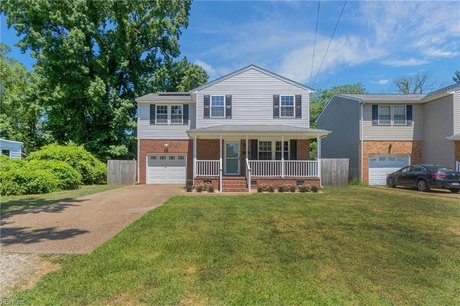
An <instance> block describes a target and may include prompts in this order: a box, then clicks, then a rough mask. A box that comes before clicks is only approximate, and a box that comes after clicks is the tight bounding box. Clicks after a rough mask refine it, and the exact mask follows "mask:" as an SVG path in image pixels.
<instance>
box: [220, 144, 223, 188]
mask: <svg viewBox="0 0 460 306" xmlns="http://www.w3.org/2000/svg"><path fill="white" fill-rule="evenodd" d="M222 168H223V163H222V135H220V136H219V191H220V192H222V172H223V169H222Z"/></svg>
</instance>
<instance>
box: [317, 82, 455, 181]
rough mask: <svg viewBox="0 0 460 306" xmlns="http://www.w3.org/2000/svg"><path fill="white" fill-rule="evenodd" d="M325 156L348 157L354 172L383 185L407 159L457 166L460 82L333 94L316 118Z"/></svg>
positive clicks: (360, 176) (366, 179) (356, 175)
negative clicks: (409, 90)
mask: <svg viewBox="0 0 460 306" xmlns="http://www.w3.org/2000/svg"><path fill="white" fill-rule="evenodd" d="M317 124H318V127H319V128H323V129H327V130H330V131H331V132H332V133H331V134H330V135H329V136H328V137H327V138H326V139H324V141H323V142H322V157H325V158H327V157H335V158H349V160H350V171H349V173H350V174H351V176H352V177H359V178H361V180H362V181H364V182H366V183H369V184H370V185H384V184H385V183H386V177H387V174H388V173H391V172H393V171H396V170H398V169H399V168H401V167H403V166H406V165H408V164H416V163H427V164H428V163H429V164H442V165H445V166H449V167H459V164H460V163H459V162H458V161H460V83H457V84H454V85H451V86H448V87H445V88H442V89H439V90H436V91H434V92H431V93H428V94H407V95H406V94H365V95H356V94H355V95H352V94H350V95H335V96H334V97H333V98H332V99H331V100H330V101H329V102H328V103H327V105H326V106H325V109H324V110H323V112H322V113H321V114H320V116H319V117H318V120H317Z"/></svg>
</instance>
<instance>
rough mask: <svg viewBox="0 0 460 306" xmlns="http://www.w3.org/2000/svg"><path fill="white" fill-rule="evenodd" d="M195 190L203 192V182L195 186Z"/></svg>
mask: <svg viewBox="0 0 460 306" xmlns="http://www.w3.org/2000/svg"><path fill="white" fill-rule="evenodd" d="M195 190H196V192H203V190H204V184H203V183H201V184H199V185H197V186H196V187H195Z"/></svg>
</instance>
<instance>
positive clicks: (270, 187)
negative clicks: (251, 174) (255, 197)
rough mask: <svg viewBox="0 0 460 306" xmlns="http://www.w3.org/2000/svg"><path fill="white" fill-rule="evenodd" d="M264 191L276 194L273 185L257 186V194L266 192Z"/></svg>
mask: <svg viewBox="0 0 460 306" xmlns="http://www.w3.org/2000/svg"><path fill="white" fill-rule="evenodd" d="M264 191H268V192H275V187H273V185H270V184H260V185H257V192H264Z"/></svg>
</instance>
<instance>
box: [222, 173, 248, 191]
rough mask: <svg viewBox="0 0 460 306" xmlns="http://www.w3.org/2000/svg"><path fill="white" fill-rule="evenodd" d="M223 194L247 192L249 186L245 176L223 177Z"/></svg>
mask: <svg viewBox="0 0 460 306" xmlns="http://www.w3.org/2000/svg"><path fill="white" fill-rule="evenodd" d="M222 191H223V192H247V191H248V186H247V181H246V178H245V177H244V176H242V177H238V176H235V177H223V178H222Z"/></svg>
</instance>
